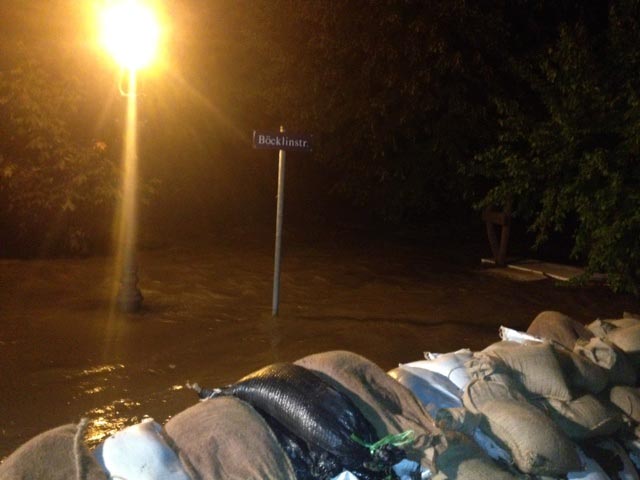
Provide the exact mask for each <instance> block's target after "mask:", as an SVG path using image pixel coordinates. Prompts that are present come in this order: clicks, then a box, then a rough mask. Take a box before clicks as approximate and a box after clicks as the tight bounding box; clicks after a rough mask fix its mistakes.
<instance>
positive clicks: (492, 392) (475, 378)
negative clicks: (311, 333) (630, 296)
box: [389, 312, 640, 480]
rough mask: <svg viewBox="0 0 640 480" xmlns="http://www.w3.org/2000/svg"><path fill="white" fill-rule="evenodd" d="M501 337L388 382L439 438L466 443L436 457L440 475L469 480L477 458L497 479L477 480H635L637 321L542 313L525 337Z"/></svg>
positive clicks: (398, 373) (638, 443)
mask: <svg viewBox="0 0 640 480" xmlns="http://www.w3.org/2000/svg"><path fill="white" fill-rule="evenodd" d="M501 337H502V340H501V341H499V342H496V343H495V344H493V345H490V346H488V347H487V348H485V349H484V350H482V351H480V352H470V351H469V350H460V351H457V352H452V353H447V354H444V355H434V354H427V355H426V356H427V358H426V359H425V360H423V361H418V362H412V363H409V364H404V365H401V366H400V367H399V368H397V369H394V370H392V371H390V372H389V374H390V375H391V376H392V377H394V378H396V379H397V380H398V381H399V382H400V383H402V384H404V385H405V386H407V387H408V388H409V389H410V390H412V391H413V392H414V394H415V395H416V397H417V398H419V399H420V401H421V402H423V404H424V405H425V407H426V408H427V410H428V411H429V413H430V414H431V415H433V416H434V417H435V418H436V421H437V424H438V426H440V427H441V428H442V429H443V430H444V431H445V432H458V433H459V434H460V438H462V439H465V441H466V442H467V443H472V447H473V448H471V449H470V448H469V447H467V449H466V450H464V449H462V450H460V449H459V450H460V453H459V454H455V452H453V451H449V452H447V453H446V454H445V455H443V456H441V457H440V459H439V461H438V462H437V466H438V469H439V470H440V475H443V474H446V471H447V470H448V471H449V472H451V475H449V476H448V478H470V479H471V478H479V477H478V476H477V475H476V474H474V473H473V472H469V474H468V475H466V474H465V473H464V472H465V471H467V470H470V469H468V468H467V469H466V470H465V468H464V466H465V464H467V463H469V462H476V463H477V462H478V461H479V460H478V458H480V457H482V456H485V457H489V458H491V461H490V463H491V465H492V467H493V468H499V469H500V471H501V473H500V475H501V476H500V477H498V476H496V475H497V474H496V472H495V471H493V472H492V473H488V474H487V475H486V478H517V477H520V476H528V477H544V478H569V479H587V478H588V479H602V480H607V479H609V478H611V479H616V478H623V479H631V480H633V479H637V478H638V473H637V471H636V468H640V455H639V452H640V440H639V439H640V428H639V427H638V424H639V422H640V390H639V389H638V388H637V381H638V372H639V371H640V370H639V369H640V319H639V318H637V317H635V316H633V315H629V314H625V315H624V317H623V318H621V319H615V320H596V321H594V322H593V323H591V324H589V325H587V326H584V325H582V324H580V323H579V322H576V321H574V320H573V319H571V318H569V317H568V316H566V315H563V314H561V313H559V312H542V313H541V314H540V315H538V316H537V317H536V318H535V319H534V320H533V322H532V323H531V325H530V327H529V328H528V330H527V332H515V331H512V330H509V329H505V328H503V329H501ZM449 443H452V442H449ZM478 451H479V452H481V453H480V457H479V456H478ZM474 452H475V453H474ZM482 461H483V464H484V465H487V462H488V460H487V458H484V459H483V460H482ZM634 462H635V465H634ZM465 475H466V476H465ZM505 475H507V476H505ZM443 478H444V477H443Z"/></svg>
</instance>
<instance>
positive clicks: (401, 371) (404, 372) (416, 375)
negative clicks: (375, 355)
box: [387, 365, 462, 417]
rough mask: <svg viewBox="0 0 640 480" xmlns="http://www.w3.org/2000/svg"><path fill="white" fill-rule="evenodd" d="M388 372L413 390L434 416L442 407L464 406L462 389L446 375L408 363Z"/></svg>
mask: <svg viewBox="0 0 640 480" xmlns="http://www.w3.org/2000/svg"><path fill="white" fill-rule="evenodd" d="M387 373H388V374H389V376H391V378H393V379H395V380H396V381H397V382H399V383H400V384H401V385H404V386H405V387H407V388H408V389H409V390H411V393H413V394H414V395H415V396H416V398H417V399H418V400H420V402H421V403H422V405H423V406H424V407H425V408H426V410H427V412H429V414H430V415H431V416H432V417H435V415H436V413H437V412H438V410H440V409H442V408H452V407H461V406H462V399H461V397H462V391H461V390H460V389H459V388H458V387H456V385H455V384H454V383H453V382H452V381H451V380H449V379H448V378H447V377H445V376H444V375H440V374H439V373H436V372H432V371H430V370H425V369H422V368H412V367H408V366H406V365H403V366H401V367H398V368H394V369H393V370H390V371H389V372H387Z"/></svg>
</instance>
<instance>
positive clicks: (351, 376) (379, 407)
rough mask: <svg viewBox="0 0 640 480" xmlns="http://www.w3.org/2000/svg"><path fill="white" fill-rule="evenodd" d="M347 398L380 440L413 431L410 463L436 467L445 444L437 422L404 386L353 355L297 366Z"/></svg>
mask: <svg viewBox="0 0 640 480" xmlns="http://www.w3.org/2000/svg"><path fill="white" fill-rule="evenodd" d="M295 363H296V364H298V365H301V366H303V367H305V368H308V369H310V370H312V371H314V372H315V373H317V374H318V375H320V376H321V377H322V378H323V379H324V380H326V381H327V382H329V384H331V385H332V386H333V387H335V388H336V389H337V390H338V391H340V392H342V393H343V394H345V395H347V396H348V397H349V398H350V399H351V400H352V401H353V402H354V403H355V405H356V406H357V407H358V408H359V409H360V411H361V412H362V413H363V414H364V416H365V417H366V418H367V420H369V421H370V422H371V423H372V425H373V426H374V428H375V430H376V433H377V434H378V436H379V437H381V438H382V437H384V436H386V435H389V434H397V433H401V432H404V431H406V430H413V431H414V433H415V440H414V441H413V442H412V443H411V444H410V445H408V446H406V447H403V449H404V450H405V451H406V452H407V457H408V458H409V459H410V460H414V461H416V462H419V463H420V464H421V465H423V466H424V467H427V468H432V467H433V459H434V456H435V454H436V453H437V452H438V451H440V450H442V449H443V448H445V446H446V445H445V442H444V439H443V437H442V436H441V432H440V430H439V429H438V428H437V427H436V425H435V422H434V420H433V418H431V416H430V415H429V414H428V413H427V412H426V411H425V410H424V408H423V407H422V405H421V404H420V402H419V401H418V400H417V399H416V398H415V397H414V396H413V394H412V393H411V392H410V391H409V390H408V389H407V388H405V387H404V386H402V385H400V384H399V383H398V382H396V381H395V380H394V379H393V378H391V377H390V376H389V375H387V374H386V373H385V372H384V370H382V369H381V368H380V367H378V366H377V365H376V364H374V363H373V362H371V361H370V360H367V359H366V358H364V357H362V356H360V355H357V354H355V353H352V352H346V351H332V352H324V353H317V354H314V355H309V356H308V357H304V358H301V359H300V360H298V361H296V362H295Z"/></svg>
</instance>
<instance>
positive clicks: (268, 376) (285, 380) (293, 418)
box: [192, 362, 404, 480]
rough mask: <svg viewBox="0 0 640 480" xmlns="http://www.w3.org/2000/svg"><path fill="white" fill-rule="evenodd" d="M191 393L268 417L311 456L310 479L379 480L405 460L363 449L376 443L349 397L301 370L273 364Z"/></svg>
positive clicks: (390, 450)
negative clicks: (234, 402)
mask: <svg viewBox="0 0 640 480" xmlns="http://www.w3.org/2000/svg"><path fill="white" fill-rule="evenodd" d="M192 388H193V389H194V390H196V391H197V392H198V394H199V395H200V397H201V398H212V397H217V396H229V395H231V396H234V397H237V398H239V399H241V400H244V401H245V402H247V403H248V404H250V405H251V406H252V407H254V408H255V409H256V410H257V411H258V412H259V413H260V414H266V416H265V415H263V416H264V417H265V419H266V420H267V423H268V424H269V426H271V427H272V429H273V427H274V425H275V426H276V427H277V428H278V429H281V430H283V431H284V433H286V432H288V434H287V437H288V438H292V437H291V435H293V436H294V437H296V438H297V439H300V440H302V442H303V443H302V445H304V448H306V449H308V450H309V469H308V470H309V475H310V478H316V475H315V474H314V473H312V472H319V471H322V472H324V473H323V474H322V475H321V476H318V478H320V477H322V478H324V477H325V474H326V475H329V476H335V475H338V474H339V473H340V472H341V471H343V470H349V471H352V472H354V473H356V474H358V473H359V472H360V473H361V474H362V476H365V474H366V476H368V475H371V476H372V478H371V480H373V479H374V478H378V477H379V478H383V477H385V476H386V473H387V472H388V471H390V469H391V467H392V466H393V465H394V464H395V463H397V462H399V461H400V460H401V459H402V458H404V452H403V451H402V450H400V449H398V448H396V447H394V446H393V445H390V444H389V445H386V446H385V447H383V448H382V450H378V449H375V450H370V449H369V448H367V447H366V446H365V445H372V444H374V443H375V442H377V441H378V440H380V437H377V435H376V432H375V429H374V427H373V425H372V424H371V423H370V422H369V421H368V420H367V418H366V417H365V416H364V415H363V414H362V412H360V410H359V409H358V407H356V406H355V404H354V403H353V402H352V400H351V399H350V398H349V397H347V396H346V395H344V394H343V393H342V392H340V391H339V390H337V389H335V388H334V387H333V386H332V385H331V384H330V383H328V382H326V381H325V380H324V379H323V378H321V377H320V376H318V375H317V374H316V373H314V372H313V371H311V370H309V369H307V368H305V367H302V366H300V365H295V364H292V363H285V362H279V363H274V364H272V365H268V366H266V367H264V368H261V369H260V370H257V371H255V372H253V373H251V374H249V375H246V376H245V377H243V378H242V379H240V380H239V381H238V382H236V383H233V384H231V385H228V386H226V387H224V388H214V389H204V388H201V387H200V386H199V385H197V384H196V385H192ZM274 422H275V423H274ZM281 443H282V442H281ZM289 443H290V442H289V441H287V442H286V445H288V444H289ZM296 443H297V444H299V443H298V442H297V440H296ZM296 451H298V449H297V448H296Z"/></svg>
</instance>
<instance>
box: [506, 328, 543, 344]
mask: <svg viewBox="0 0 640 480" xmlns="http://www.w3.org/2000/svg"><path fill="white" fill-rule="evenodd" d="M498 334H499V336H500V338H501V339H502V340H504V341H505V342H515V343H528V342H533V343H541V342H543V341H544V340H542V339H541V338H538V337H536V336H534V335H530V334H528V333H525V332H519V331H518V330H514V329H512V328H507V327H505V326H501V327H500V328H499V329H498Z"/></svg>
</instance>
